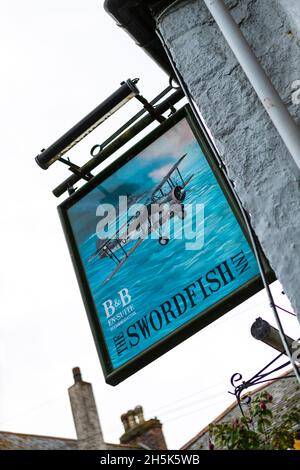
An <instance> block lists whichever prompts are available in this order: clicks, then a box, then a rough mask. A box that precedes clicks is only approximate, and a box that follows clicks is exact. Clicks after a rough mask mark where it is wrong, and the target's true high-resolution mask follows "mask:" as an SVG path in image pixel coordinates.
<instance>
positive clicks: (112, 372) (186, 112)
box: [57, 105, 276, 385]
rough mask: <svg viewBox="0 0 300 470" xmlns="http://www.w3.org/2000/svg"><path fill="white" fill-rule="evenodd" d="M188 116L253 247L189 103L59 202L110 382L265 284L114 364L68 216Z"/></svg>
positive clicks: (256, 281)
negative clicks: (73, 208)
mask: <svg viewBox="0 0 300 470" xmlns="http://www.w3.org/2000/svg"><path fill="white" fill-rule="evenodd" d="M183 118H186V119H187V121H188V123H189V125H190V128H191V130H192V131H193V133H194V135H195V138H196V139H197V141H198V143H199V145H200V147H201V149H202V151H203V153H204V156H205V157H206V159H207V161H208V163H209V165H210V167H211V169H212V171H213V173H214V175H215V176H216V178H217V181H218V183H219V185H220V187H221V189H222V191H223V193H224V195H225V197H226V199H227V201H228V203H229V205H230V207H231V209H232V211H233V213H234V215H235V216H236V219H237V221H238V223H239V225H240V226H241V228H242V230H243V233H244V235H245V237H246V239H247V241H248V243H249V245H250V247H251V241H250V238H249V234H248V233H247V229H246V226H245V222H244V219H243V216H242V214H241V212H240V209H239V207H238V204H237V202H236V200H235V196H234V195H233V194H232V191H231V189H230V188H229V185H228V183H227V182H226V178H225V177H224V175H223V174H222V171H221V170H220V168H219V165H218V162H217V161H216V158H215V157H214V155H213V152H212V150H211V146H210V143H209V141H208V140H207V138H206V137H205V135H204V134H203V133H202V131H201V129H200V128H199V126H198V124H197V122H196V120H195V118H194V116H193V112H192V110H191V108H190V106H189V105H185V106H184V107H182V108H181V109H180V110H179V111H177V112H176V113H175V114H173V115H172V116H171V117H169V118H168V119H167V120H166V121H165V122H163V123H162V124H161V125H159V126H158V127H157V128H155V129H154V130H153V131H152V132H150V133H149V134H148V135H147V136H146V137H144V138H143V139H142V140H141V141H140V142H138V143H137V144H136V145H134V146H133V147H132V148H131V149H130V150H128V151H127V152H126V153H125V154H123V155H122V156H121V157H119V158H117V159H116V161H114V162H113V163H112V164H111V165H109V166H108V167H107V168H106V169H104V170H103V171H102V172H101V173H99V174H98V175H96V176H95V177H94V178H93V179H92V180H91V181H89V182H88V183H86V184H85V185H84V186H82V187H81V188H80V189H78V190H77V191H76V192H75V193H74V194H72V195H71V196H70V197H69V198H68V199H66V200H65V201H64V202H63V203H62V204H60V205H59V206H58V208H57V209H58V212H59V216H60V220H61V223H62V226H63V230H64V234H65V238H66V240H67V244H68V248H69V251H70V255H71V258H72V262H73V266H74V269H75V272H76V276H77V280H78V284H79V287H80V291H81V295H82V298H83V302H84V306H85V309H86V312H87V316H88V319H89V323H90V327H91V330H92V333H93V337H94V341H95V344H96V349H97V352H98V355H99V358H100V362H101V365H102V369H103V373H104V377H105V380H106V382H107V383H108V384H110V385H117V384H118V383H120V382H122V381H123V380H124V379H126V378H127V377H129V376H130V375H132V374H134V373H135V372H137V371H138V370H140V369H142V368H143V367H145V366H146V365H147V364H149V363H150V362H152V361H154V360H155V359H157V358H158V357H160V356H162V355H163V354H165V353H166V352H167V351H169V350H170V349H172V348H174V347H175V346H177V345H178V344H179V343H181V342H182V341H184V340H186V339H187V338H189V337H190V336H192V335H193V334H195V333H197V332H198V331H199V330H201V329H202V328H204V327H205V326H207V325H209V324H210V323H213V322H214V321H215V320H217V319H218V318H219V317H221V316H222V315H224V314H225V313H227V312H228V311H229V310H231V309H232V308H234V307H236V306H237V305H239V304H240V303H241V302H243V301H244V300H246V299H248V298H249V297H251V296H252V295H254V294H255V293H257V292H258V291H259V290H261V289H262V288H263V283H262V280H261V277H260V275H257V276H255V277H253V278H252V279H251V280H249V281H248V282H247V283H245V284H244V285H242V286H241V287H239V288H238V289H236V290H235V291H234V292H232V293H231V294H229V295H227V296H226V297H224V298H223V299H222V300H220V301H218V302H217V303H215V304H213V305H212V306H210V307H209V308H207V309H206V310H204V311H201V312H200V313H199V314H198V315H195V316H194V317H193V318H192V319H191V320H189V321H188V322H187V323H185V324H184V325H182V326H181V327H179V328H177V329H175V330H174V331H173V332H172V333H170V334H169V335H168V336H166V337H165V338H162V339H160V340H159V341H157V342H156V343H155V344H153V345H152V346H150V347H148V348H147V349H145V350H144V351H143V352H142V353H140V354H138V355H137V356H135V357H134V358H132V359H130V360H129V361H128V362H126V363H125V364H123V365H122V366H120V367H118V368H113V366H112V364H111V360H110V356H109V352H108V349H107V346H106V344H105V339H104V335H103V332H102V328H101V324H100V322H99V320H98V316H97V310H96V306H95V304H94V301H93V297H92V294H91V291H90V288H89V284H88V280H87V278H86V274H85V270H84V267H83V265H82V261H81V258H80V254H79V250H78V248H77V245H76V241H75V238H74V234H73V231H72V227H71V224H70V220H69V218H68V213H67V211H68V209H69V208H70V207H71V206H72V205H73V204H74V203H76V202H77V201H79V200H80V199H81V198H82V197H83V196H85V195H86V194H87V193H89V192H90V190H91V189H93V188H94V187H95V186H97V185H98V184H99V183H101V182H102V181H104V180H105V179H106V178H108V177H109V176H110V175H112V174H113V173H114V172H115V171H116V170H118V169H119V168H120V167H121V166H123V165H124V164H126V163H127V162H128V161H129V160H131V159H132V158H134V157H135V156H136V155H137V154H138V153H139V152H141V151H142V150H143V149H144V148H145V147H147V146H148V145H150V144H151V143H152V142H154V141H155V140H156V139H157V138H158V137H160V136H161V135H162V134H164V133H165V132H166V131H167V130H168V129H170V128H171V127H173V126H174V125H175V124H176V123H178V122H179V121H180V120H181V119H183ZM260 252H261V250H260ZM261 256H262V259H263V265H264V270H265V272H266V274H267V279H268V282H273V281H274V280H275V279H276V277H275V274H274V272H273V271H272V270H271V268H270V266H269V264H268V262H267V260H266V258H265V257H264V255H263V253H262V252H261Z"/></svg>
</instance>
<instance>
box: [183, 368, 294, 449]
mask: <svg viewBox="0 0 300 470" xmlns="http://www.w3.org/2000/svg"><path fill="white" fill-rule="evenodd" d="M290 374H291V370H289V371H288V372H286V373H285V374H283V375H282V376H281V377H280V378H279V379H278V380H273V381H270V382H268V383H267V384H264V385H263V386H260V387H258V388H256V389H255V390H253V391H252V392H250V393H248V394H247V396H250V397H251V398H254V397H255V396H256V395H258V394H259V393H260V392H262V391H266V392H268V393H269V394H270V395H272V397H273V400H272V412H273V420H274V421H273V423H274V424H276V423H277V422H278V423H280V418H281V416H282V415H283V414H284V413H286V412H287V411H289V410H292V409H294V408H295V407H298V408H299V404H300V389H299V385H298V382H297V379H296V378H295V377H293V378H287V377H286V376H287V375H290ZM245 412H246V413H247V409H245ZM233 418H241V411H240V408H239V405H238V403H237V402H236V401H235V402H234V403H232V405H230V406H229V407H228V408H227V409H226V410H224V411H223V413H221V414H220V415H219V416H218V417H217V418H215V419H214V421H213V422H214V423H216V424H217V423H223V422H230V421H231V420H232V419H233ZM299 430H300V423H299ZM208 431H209V425H208V426H205V428H203V429H202V430H201V431H200V432H199V433H198V434H196V436H194V437H193V438H192V439H191V440H189V441H188V442H187V443H186V444H184V445H183V446H182V447H181V449H182V450H201V449H208V448H209V432H208ZM298 447H299V449H300V434H299V439H298V436H297V439H296V441H295V448H296V449H298Z"/></svg>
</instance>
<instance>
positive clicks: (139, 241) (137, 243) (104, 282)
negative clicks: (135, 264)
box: [102, 238, 144, 285]
mask: <svg viewBox="0 0 300 470" xmlns="http://www.w3.org/2000/svg"><path fill="white" fill-rule="evenodd" d="M143 241H144V240H143V238H140V239H139V240H138V241H137V242H136V243H135V244H134V245H133V247H132V248H131V250H129V251H128V253H127V255H126V256H124V258H123V259H122V261H120V263H119V264H118V265H117V266H116V267H115V269H114V270H113V272H112V273H111V274H110V275H109V276H107V278H106V279H104V281H103V282H102V285H103V284H106V283H107V282H108V281H110V279H111V278H112V277H113V276H114V275H115V274H116V273H117V272H118V271H119V269H120V268H121V267H122V266H123V264H124V263H125V261H126V260H127V259H128V258H129V256H130V255H131V254H132V253H133V252H134V251H135V250H136V249H137V248H138V247H139V246H140V244H141V243H142V242H143Z"/></svg>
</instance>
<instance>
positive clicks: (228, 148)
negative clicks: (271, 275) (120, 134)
mask: <svg viewBox="0 0 300 470" xmlns="http://www.w3.org/2000/svg"><path fill="white" fill-rule="evenodd" d="M225 3H226V4H227V5H228V6H229V7H230V9H231V13H232V15H233V17H234V18H235V20H236V21H237V23H238V24H239V25H240V28H241V30H242V32H243V34H244V35H245V37H246V38H247V40H248V42H249V43H250V44H251V46H252V48H253V50H254V52H255V54H256V55H257V57H258V58H259V60H260V61H261V63H262V65H263V67H264V68H265V70H266V72H267V73H268V75H269V76H270V78H271V80H272V82H273V84H274V85H275V87H276V89H277V90H278V92H279V93H280V95H281V97H282V99H283V100H284V102H285V103H286V104H287V105H288V107H289V110H290V112H291V114H292V115H293V117H294V118H295V120H296V121H297V122H298V123H299V121H300V105H296V104H294V105H293V104H292V100H291V96H292V88H291V84H292V82H293V81H294V80H299V79H300V8H299V6H300V5H299V0H263V1H262V0H227V1H226V2H225ZM157 26H158V29H159V30H160V32H161V34H162V35H163V37H164V40H165V43H166V45H167V47H168V49H169V51H170V53H171V55H172V57H173V59H174V60H175V62H176V65H177V67H178V69H179V71H180V73H181V75H182V76H183V78H184V80H185V83H186V84H187V86H188V88H189V90H190V92H191V94H192V96H193V98H194V100H195V102H196V103H197V105H198V107H199V109H200V111H201V113H202V116H203V118H204V120H205V122H206V124H207V125H208V127H209V128H210V131H211V132H212V135H213V137H214V139H215V141H216V142H217V146H218V147H219V150H220V153H221V155H222V158H223V160H224V163H225V165H226V167H227V170H228V174H229V176H230V178H231V179H232V180H233V182H234V185H235V188H236V191H237V193H238V195H239V197H240V199H241V201H242V203H243V205H244V207H245V208H246V210H247V211H248V212H249V213H250V215H251V223H252V226H253V228H254V230H255V232H256V234H257V236H258V238H259V240H260V243H261V245H262V247H263V250H264V252H265V254H266V256H267V258H268V259H269V262H270V264H271V266H272V268H273V269H274V271H275V272H276V275H277V277H278V279H279V280H280V282H281V283H282V285H283V287H284V290H285V292H286V294H287V295H288V297H289V299H290V301H291V303H292V305H293V308H294V309H295V311H297V312H298V313H299V314H300V288H299V280H300V197H299V196H300V184H299V182H300V174H299V170H298V169H297V168H296V166H295V164H294V163H293V161H292V159H291V157H290V155H289V153H288V151H287V150H286V147H285V146H284V144H283V142H282V141H281V138H280V137H279V135H278V134H277V131H276V130H275V128H274V126H273V124H272V123H271V121H270V119H269V117H268V115H267V113H266V112H265V110H264V108H263V106H262V105H261V103H260V101H259V99H258V98H257V96H256V93H255V92H254V90H253V88H252V86H251V85H250V83H249V81H248V79H247V78H246V76H245V75H244V73H243V71H242V69H241V67H240V66H239V65H238V63H237V61H236V59H235V57H234V55H233V53H232V52H231V50H230V48H229V46H228V45H227V43H226V42H225V39H224V38H223V36H222V34H221V33H220V31H219V29H218V27H217V26H216V24H215V22H214V20H213V19H212V17H211V15H210V13H209V12H208V10H207V8H206V6H205V4H204V2H203V1H202V0H188V1H179V2H175V3H174V4H173V5H172V6H171V7H169V8H167V9H166V10H165V11H164V12H162V13H161V14H160V16H159V17H158V18H157ZM299 151H300V149H299ZM299 319H300V316H299Z"/></svg>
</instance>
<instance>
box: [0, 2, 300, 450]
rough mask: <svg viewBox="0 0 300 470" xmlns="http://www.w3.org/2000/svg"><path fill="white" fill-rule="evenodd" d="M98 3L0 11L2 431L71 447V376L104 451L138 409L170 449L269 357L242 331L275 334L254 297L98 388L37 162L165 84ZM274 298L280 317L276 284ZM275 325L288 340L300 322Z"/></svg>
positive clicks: (47, 182)
mask: <svg viewBox="0 0 300 470" xmlns="http://www.w3.org/2000/svg"><path fill="white" fill-rule="evenodd" d="M102 4H103V2H102V1H99V0H90V1H89V2H86V1H84V0H51V1H50V0H43V1H40V0H27V1H26V2H24V1H22V0H9V1H8V0H6V1H5V0H4V1H2V3H1V17H0V35H1V41H0V44H1V76H0V80H1V186H0V188H1V199H0V200H1V214H0V217H1V263H0V283H1V284H0V286H1V287H0V288H1V298H0V299H1V300H0V301H1V309H0V312H1V317H0V318H1V328H0V430H4V431H14V432H23V433H35V434H44V435H45V434H46V435H54V436H65V437H75V430H74V426H73V421H72V416H71V411H70V405H69V401H68V395H67V388H68V387H69V386H70V385H72V382H73V378H72V372H71V369H72V367H74V366H80V367H81V369H82V374H83V378H84V379H85V380H87V381H90V382H92V383H93V387H94V392H95V396H96V401H97V405H98V410H99V414H100V418H101V423H102V427H103V432H104V436H105V440H106V441H107V442H118V439H119V436H120V435H121V434H122V424H121V421H120V415H121V414H122V413H123V412H125V411H127V410H128V409H130V408H133V407H134V406H136V405H138V404H141V405H143V406H144V409H145V416H146V418H150V417H153V416H157V417H158V418H160V419H161V420H162V422H163V424H164V430H165V435H166V439H167V443H168V445H169V447H170V448H178V447H180V446H181V445H183V444H184V443H185V442H186V441H187V440H189V439H190V438H191V437H193V436H194V435H195V434H196V433H197V432H199V431H200V429H201V428H202V427H204V426H205V425H206V424H208V422H209V421H210V420H212V419H213V418H214V417H215V416H216V415H218V414H219V413H220V412H221V411H222V410H223V409H224V408H225V407H226V406H227V405H229V404H230V403H231V402H232V397H231V396H230V395H229V394H228V393H227V391H228V390H229V389H230V377H231V375H232V374H233V373H234V372H240V373H242V374H243V377H244V378H245V379H247V378H249V377H250V376H251V375H253V374H254V373H255V372H257V371H258V370H259V368H260V367H262V366H264V365H265V363H266V362H267V361H269V360H271V359H272V358H273V357H274V355H275V354H276V353H275V352H274V351H273V350H272V349H271V348H268V347H267V346H265V345H263V344H260V343H259V342H257V341H255V340H254V339H252V337H251V335H250V326H251V324H252V323H253V321H254V320H255V318H256V317H258V316H260V315H262V316H263V318H265V319H266V320H269V321H270V323H272V324H273V325H274V324H275V323H274V320H273V317H272V313H271V312H270V309H269V306H268V301H267V297H266V294H265V293H264V292H260V293H259V294H258V295H256V296H255V297H252V298H251V299H249V300H248V301H247V302H245V303H243V304H242V305H240V306H239V307H238V308H236V309H234V310H233V311H232V312H230V313H228V314H227V315H226V316H224V317H223V318H221V319H220V320H219V321H217V322H215V323H214V324H212V325H210V326H209V327H207V328H206V329H204V330H202V331H201V332H199V333H198V334H196V335H194V336H193V337H192V338H190V339H188V340H187V341H185V342H184V343H183V344H181V345H180V346H178V347H176V348H175V349H174V350H172V351H171V352H169V353H167V354H165V355H164V356H163V357H161V358H160V359H158V360H156V361H155V362H154V363H152V364H151V365H149V366H147V367H146V368H144V369H143V370H142V371H140V372H138V373H137V374H135V375H134V376H132V377H130V378H129V379H127V380H126V381H125V382H123V383H122V384H120V385H118V386H117V387H111V386H109V385H106V384H105V382H104V379H103V375H102V371H101V367H100V364H99V360H98V357H97V354H96V349H95V346H94V342H93V338H92V335H91V332H90V328H89V325H88V321H87V317H86V313H85V311H84V307H83V304H82V300H81V296H80V294H79V289H78V286H77V281H76V279H75V275H74V272H73V268H72V265H71V261H70V258H69V254H68V250H67V246H66V242H65V240H64V236H63V233H62V229H61V226H60V222H59V219H58V216H57V211H56V206H57V205H58V203H59V201H58V200H57V199H56V198H55V197H54V196H53V195H52V193H51V191H52V189H53V188H54V187H55V186H57V185H58V184H59V183H60V182H61V181H62V180H63V179H65V178H66V177H67V176H68V170H67V168H66V167H63V165H62V164H60V163H56V164H55V165H53V166H52V167H51V168H50V169H49V170H48V171H43V170H41V169H40V168H39V167H38V166H37V165H36V163H35V161H34V157H35V156H36V155H37V154H38V153H39V151H40V150H41V149H42V148H45V147H47V146H48V145H49V144H51V143H52V142H53V141H54V140H55V139H56V138H58V137H59V136H60V135H61V134H63V133H64V132H65V131H66V130H67V129H69V128H70V127H71V126H72V125H73V124H75V123H76V122H77V121H78V120H79V119H81V118H82V117H83V116H84V115H85V114H87V113H88V112H89V111H91V110H92V109H93V108H94V107H95V106H96V105H97V104H99V103H100V102H101V101H102V100H104V99H105V98H106V97H107V96H108V95H109V94H111V93H112V92H114V91H115V90H116V89H117V88H118V87H119V84H120V82H121V81H122V80H124V79H127V78H134V77H139V78H140V82H139V88H140V90H141V92H142V93H143V94H144V95H145V96H146V97H147V98H149V99H151V98H153V97H154V96H155V95H156V94H157V93H158V92H160V91H161V90H162V89H163V88H165V87H166V86H167V85H168V79H167V76H166V75H165V74H164V73H163V72H162V71H161V70H160V69H159V68H158V66H157V65H156V64H155V63H154V62H152V60H151V59H150V58H148V57H147V56H146V55H145V53H144V52H143V51H142V50H140V49H139V48H138V47H137V46H136V45H135V44H134V42H133V41H132V40H131V39H130V38H129V37H128V36H127V35H126V34H125V33H124V32H123V31H122V30H120V29H119V28H117V26H116V25H115V23H114V22H113V21H112V19H111V18H110V17H109V16H108V15H107V14H106V13H105V12H104V10H103V7H102ZM139 109H140V105H139V104H138V103H135V102H133V101H132V102H131V103H130V104H128V105H126V107H125V108H123V109H122V110H121V111H120V112H119V113H118V116H116V117H115V118H114V119H113V118H112V119H110V120H109V121H107V122H106V123H105V124H104V125H103V126H100V128H98V129H97V130H96V131H94V133H93V134H92V135H90V136H89V137H88V138H87V139H85V140H84V141H83V142H82V143H81V144H80V145H78V146H76V147H75V149H73V150H72V151H71V152H70V154H69V156H70V157H71V158H72V159H73V160H74V162H75V163H79V164H80V163H83V162H84V161H86V160H87V159H88V158H89V149H90V147H91V146H92V145H93V144H95V143H100V142H101V141H103V140H105V139H106V138H107V137H108V136H109V134H110V133H112V132H113V131H114V130H115V129H116V127H117V126H118V125H121V124H122V123H123V122H125V121H126V120H127V119H129V118H130V117H131V116H132V114H133V113H134V112H136V111H137V110H139ZM64 197H65V196H63V197H62V198H61V199H60V200H63V199H64ZM273 291H274V294H275V300H276V302H277V303H279V305H281V306H283V307H288V308H289V303H288V300H287V299H286V297H285V296H284V295H282V294H281V288H280V286H279V284H277V285H274V286H273ZM282 321H283V324H284V326H285V327H286V332H287V334H290V335H291V336H294V337H297V329H298V326H299V325H298V323H297V320H296V318H294V317H292V316H289V315H288V314H284V316H283V317H282ZM295 331H296V333H295ZM298 336H299V333H298Z"/></svg>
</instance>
